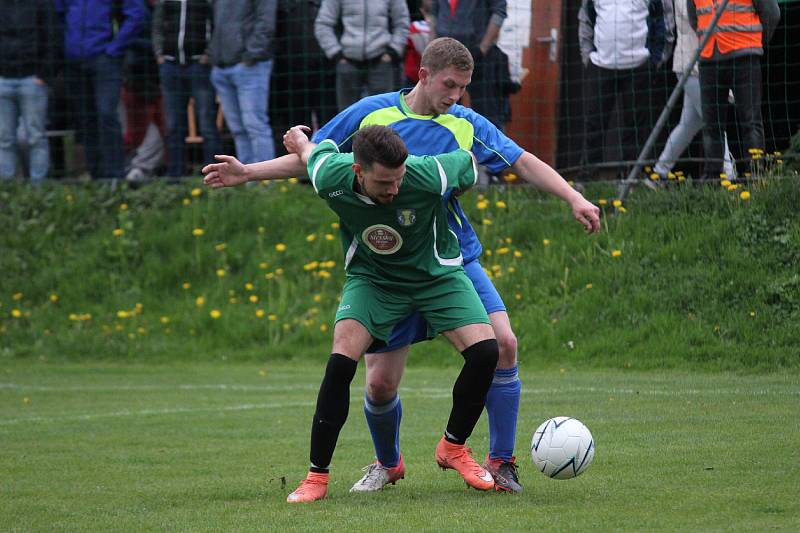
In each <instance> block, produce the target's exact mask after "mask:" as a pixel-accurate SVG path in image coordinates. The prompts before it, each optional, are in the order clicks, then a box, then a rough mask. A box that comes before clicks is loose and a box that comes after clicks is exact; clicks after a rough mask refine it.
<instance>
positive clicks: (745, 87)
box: [686, 0, 781, 179]
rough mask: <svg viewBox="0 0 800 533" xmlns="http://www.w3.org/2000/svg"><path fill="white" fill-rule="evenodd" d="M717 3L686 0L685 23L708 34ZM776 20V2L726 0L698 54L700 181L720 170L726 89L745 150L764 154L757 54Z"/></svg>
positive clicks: (714, 177)
mask: <svg viewBox="0 0 800 533" xmlns="http://www.w3.org/2000/svg"><path fill="white" fill-rule="evenodd" d="M716 5H717V4H716V3H715V2H713V1H712V0H687V5H686V7H687V9H688V14H689V21H690V24H691V25H692V28H694V29H695V30H696V31H697V32H698V35H702V34H703V33H704V32H707V31H708V29H709V25H710V23H711V20H712V19H713V18H714V15H715V13H716V10H717V7H716ZM780 16H781V12H780V8H779V7H778V2H777V1H776V0H731V1H730V2H729V3H728V6H727V7H726V8H725V11H724V12H723V13H722V15H721V16H720V19H719V22H718V23H717V26H716V27H715V28H714V29H713V30H712V33H711V38H710V39H709V40H708V42H707V43H706V45H705V46H704V47H703V50H702V51H701V53H700V99H701V101H702V106H703V149H704V152H705V158H706V160H705V165H704V168H703V178H704V179H719V175H720V173H721V172H722V170H723V150H724V148H723V146H724V145H723V142H724V132H725V126H724V119H725V108H726V102H727V98H728V91H729V90H730V89H733V94H734V96H735V99H736V116H737V118H738V119H739V124H740V125H741V127H742V130H743V132H744V136H745V146H746V148H748V149H749V150H753V151H755V152H756V153H759V151H760V152H763V150H764V123H763V121H762V119H761V56H762V55H764V47H765V46H766V45H767V43H769V41H770V39H771V38H772V34H773V33H775V28H776V27H777V25H778V21H779V20H780ZM759 155H760V153H759Z"/></svg>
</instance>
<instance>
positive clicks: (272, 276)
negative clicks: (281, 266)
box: [264, 272, 275, 279]
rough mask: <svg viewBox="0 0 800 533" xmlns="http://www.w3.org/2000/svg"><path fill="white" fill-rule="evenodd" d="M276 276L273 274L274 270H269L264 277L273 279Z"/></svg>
mask: <svg viewBox="0 0 800 533" xmlns="http://www.w3.org/2000/svg"><path fill="white" fill-rule="evenodd" d="M274 277H275V274H273V273H272V272H267V273H266V274H264V279H272V278H274Z"/></svg>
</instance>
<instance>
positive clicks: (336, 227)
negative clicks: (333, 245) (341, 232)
mask: <svg viewBox="0 0 800 533" xmlns="http://www.w3.org/2000/svg"><path fill="white" fill-rule="evenodd" d="M331 228H333V229H339V223H338V222H331Z"/></svg>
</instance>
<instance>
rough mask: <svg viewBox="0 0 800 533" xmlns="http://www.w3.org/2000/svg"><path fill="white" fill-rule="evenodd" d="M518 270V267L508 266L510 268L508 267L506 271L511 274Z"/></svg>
mask: <svg viewBox="0 0 800 533" xmlns="http://www.w3.org/2000/svg"><path fill="white" fill-rule="evenodd" d="M516 271H517V269H516V268H514V267H508V268H507V269H506V272H508V273H509V274H513V273H514V272H516Z"/></svg>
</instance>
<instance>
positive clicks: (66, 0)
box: [55, 0, 145, 179]
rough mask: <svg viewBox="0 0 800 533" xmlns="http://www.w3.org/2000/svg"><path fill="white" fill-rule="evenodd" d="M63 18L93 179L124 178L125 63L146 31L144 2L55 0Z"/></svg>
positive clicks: (79, 119) (80, 128)
mask: <svg viewBox="0 0 800 533" xmlns="http://www.w3.org/2000/svg"><path fill="white" fill-rule="evenodd" d="M55 2H56V9H57V10H58V11H59V12H60V13H61V14H62V15H63V17H64V45H65V51H66V58H67V71H66V76H67V79H68V80H69V82H70V83H71V85H70V86H69V88H70V93H71V95H72V98H73V104H74V106H75V109H76V120H77V122H78V133H79V138H80V139H81V141H82V143H83V147H84V150H85V152H86V163H87V165H88V169H89V173H90V174H91V176H92V178H94V179H98V178H121V177H122V175H123V170H124V167H125V153H124V150H123V143H122V126H121V125H120V120H119V109H118V107H119V100H120V88H121V87H122V61H123V56H124V55H125V51H126V50H127V48H128V47H129V46H130V44H131V42H132V41H133V39H134V38H135V37H136V36H137V35H138V34H139V32H140V31H142V27H143V24H144V18H145V7H144V3H143V0H55Z"/></svg>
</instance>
